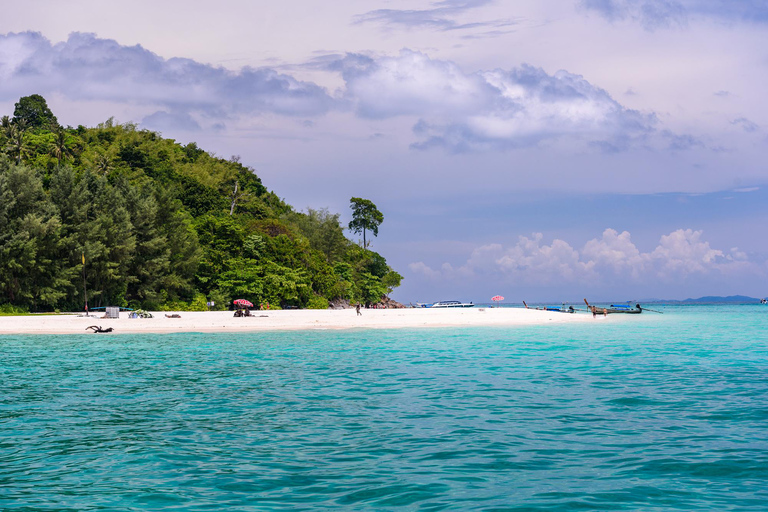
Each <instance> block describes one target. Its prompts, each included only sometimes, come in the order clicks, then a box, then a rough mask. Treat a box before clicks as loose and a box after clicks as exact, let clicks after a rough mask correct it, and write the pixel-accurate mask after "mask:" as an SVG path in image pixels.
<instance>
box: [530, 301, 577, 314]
mask: <svg viewBox="0 0 768 512" xmlns="http://www.w3.org/2000/svg"><path fill="white" fill-rule="evenodd" d="M523 306H525V309H535V310H538V311H552V312H555V313H573V312H575V311H576V310H575V309H574V308H573V306H568V307H566V306H565V304H563V305H562V306H560V307H559V308H557V307H547V306H542V307H540V308H532V307H529V306H528V304H526V303H525V301H523Z"/></svg>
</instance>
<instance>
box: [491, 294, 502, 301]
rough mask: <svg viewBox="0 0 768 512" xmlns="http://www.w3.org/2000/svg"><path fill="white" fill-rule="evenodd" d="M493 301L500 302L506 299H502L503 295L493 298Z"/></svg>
mask: <svg viewBox="0 0 768 512" xmlns="http://www.w3.org/2000/svg"><path fill="white" fill-rule="evenodd" d="M491 300H492V301H493V302H499V301H500V300H504V297H502V296H501V295H495V296H493V297H491Z"/></svg>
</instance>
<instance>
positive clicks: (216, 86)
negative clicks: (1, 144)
mask: <svg viewBox="0 0 768 512" xmlns="http://www.w3.org/2000/svg"><path fill="white" fill-rule="evenodd" d="M33 92H34V93H40V94H46V93H51V92H57V93H61V94H63V95H64V96H66V97H67V98H69V99H73V100H106V101H112V102H119V103H130V104H141V105H153V106H156V107H160V109H162V110H164V111H167V112H166V114H167V113H168V112H187V113H189V112H191V111H196V112H202V113H205V114H207V115H215V116H220V117H226V116H229V115H235V114H237V113H246V114H259V113H264V112H269V113H275V114H281V115H287V116H312V115H319V114H323V113H325V112H327V111H328V110H329V109H331V108H333V107H334V100H333V99H332V98H331V97H330V96H329V95H328V94H327V92H326V91H325V89H323V88H322V87H319V86H318V85H316V84H313V83H309V82H302V81H299V80H296V79H295V78H293V77H291V76H289V75H285V74H281V73H278V72H277V71H275V70H273V69H270V68H258V69H254V68H248V67H246V68H243V69H241V70H240V71H238V72H232V71H228V70H226V69H224V68H219V67H213V66H210V65H206V64H200V63H198V62H195V61H193V60H190V59H180V58H171V59H163V58H162V57H159V56H158V55H156V54H154V53H152V52H150V51H149V50H146V49H144V48H142V47H141V46H139V45H136V46H123V45H120V44H118V43H117V42H116V41H113V40H110V39H101V38H98V37H96V36H95V35H93V34H83V33H73V34H71V35H70V36H69V38H68V39H67V41H65V42H62V43H59V44H55V45H54V44H51V42H50V41H49V40H48V39H46V38H45V37H43V36H42V35H41V34H39V33H34V32H23V33H18V34H7V35H0V99H1V100H12V99H17V98H18V97H19V96H22V95H26V94H30V93H33ZM168 115H173V116H177V118H176V120H175V121H173V122H176V121H179V120H180V118H178V116H179V115H182V114H168ZM150 117H151V116H150ZM162 117H163V116H162V115H158V117H156V118H154V119H150V120H154V121H160V120H161V118H162ZM165 121H171V119H170V118H168V117H167V116H166V117H165ZM187 121H188V120H187Z"/></svg>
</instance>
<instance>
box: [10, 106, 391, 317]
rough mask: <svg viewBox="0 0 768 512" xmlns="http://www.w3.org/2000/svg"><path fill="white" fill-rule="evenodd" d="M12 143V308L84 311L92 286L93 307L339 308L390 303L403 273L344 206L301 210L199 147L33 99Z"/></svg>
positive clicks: (13, 121) (17, 117)
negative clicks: (349, 228)
mask: <svg viewBox="0 0 768 512" xmlns="http://www.w3.org/2000/svg"><path fill="white" fill-rule="evenodd" d="M0 149H1V150H2V151H1V152H0V307H2V306H1V305H5V308H6V309H8V308H14V307H15V308H23V309H28V310H30V311H44V310H54V309H60V310H81V309H83V304H84V298H85V297H84V290H85V292H87V295H88V303H89V306H91V307H95V306H104V305H119V306H130V307H141V308H144V309H205V303H206V302H207V301H213V302H215V303H216V306H217V307H225V306H226V305H228V304H229V303H231V301H232V300H233V299H237V298H246V299H248V300H251V301H252V302H254V304H259V303H261V304H267V303H268V304H270V306H271V307H273V308H274V307H300V308H325V307H327V306H328V302H329V301H336V300H349V301H351V302H362V303H376V302H379V301H380V300H381V299H382V297H383V296H384V295H385V294H387V293H389V292H390V291H391V290H392V289H393V288H394V287H396V286H398V285H399V284H400V280H401V279H402V277H401V276H400V275H399V274H398V273H397V272H395V271H393V270H392V269H391V268H390V267H389V266H388V265H387V262H386V260H385V259H384V258H383V257H382V256H381V255H379V254H377V253H376V252H373V251H370V250H368V249H367V248H364V247H362V246H360V245H358V244H356V243H353V242H351V241H350V240H348V239H347V238H346V237H345V236H344V233H343V226H341V224H340V223H339V215H338V214H334V213H330V212H328V211H327V210H325V209H323V210H311V209H310V210H308V211H307V212H298V211H296V210H295V209H294V208H293V207H291V206H290V205H288V204H286V203H285V202H284V201H283V200H281V199H280V198H279V197H278V196H277V195H275V194H274V193H273V192H271V191H269V190H267V188H266V187H265V186H264V185H263V184H262V183H261V180H260V179H259V177H258V176H257V175H256V174H255V172H254V170H253V169H251V168H248V167H246V166H244V165H242V164H241V163H240V162H239V159H238V158H237V157H233V158H232V159H229V160H226V159H222V158H218V157H216V156H215V155H212V154H210V153H207V152H206V151H204V150H203V149H201V148H199V147H197V145H196V144H195V143H190V144H187V145H186V146H183V145H181V144H178V143H176V142H175V141H173V140H171V139H165V138H162V137H161V136H160V135H159V134H158V133H156V132H152V131H148V130H141V129H139V128H138V127H137V126H136V125H134V124H130V123H128V124H118V123H115V122H114V121H113V120H111V119H110V120H109V121H107V122H105V123H103V124H100V125H98V126H97V127H95V128H86V127H84V126H78V127H77V128H71V127H67V128H63V127H61V126H59V124H58V122H57V120H56V117H55V116H54V115H53V113H52V112H50V110H49V109H48V107H47V105H46V103H45V100H44V99H43V98H42V97H40V96H37V95H33V96H28V97H25V98H22V99H21V100H20V101H19V103H17V104H16V108H15V111H14V113H13V115H7V116H4V117H3V118H2V127H1V129H0ZM371 204H372V203H371ZM374 208H375V206H374ZM376 213H378V211H376ZM380 215H381V214H379V216H380ZM377 218H378V217H377ZM356 220H357V221H358V224H356V225H354V226H353V228H359V222H360V219H357V218H356ZM378 222H379V223H380V222H381V220H380V218H379V220H378ZM363 223H365V221H364V220H363ZM363 227H365V226H363ZM371 227H372V228H375V229H373V230H371ZM377 229H378V224H375V225H374V226H369V233H370V232H371V231H372V232H373V233H374V234H375V233H377V232H378V231H377ZM83 257H84V259H85V264H83Z"/></svg>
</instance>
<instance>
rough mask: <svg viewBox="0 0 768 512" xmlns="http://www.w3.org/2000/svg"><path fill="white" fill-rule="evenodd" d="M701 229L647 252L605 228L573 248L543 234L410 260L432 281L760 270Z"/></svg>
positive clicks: (674, 276) (552, 280) (551, 281)
mask: <svg viewBox="0 0 768 512" xmlns="http://www.w3.org/2000/svg"><path fill="white" fill-rule="evenodd" d="M702 234H703V233H702V232H701V231H694V230H691V229H678V230H676V231H673V232H672V233H670V234H668V235H664V236H662V237H661V238H660V240H659V243H658V245H657V246H656V247H655V248H654V249H653V250H652V251H649V252H642V251H641V250H640V249H638V247H637V246H636V245H635V244H634V243H633V242H632V240H631V236H630V234H629V232H627V231H624V232H621V233H619V232H617V231H615V230H613V229H606V230H605V231H604V232H603V234H602V236H601V237H600V238H595V239H593V240H590V241H588V242H587V243H586V244H584V247H583V248H582V249H581V251H578V250H577V249H575V248H574V247H572V246H571V245H570V244H568V243H567V242H565V241H564V240H559V239H555V240H553V241H552V242H551V243H550V244H546V243H544V242H543V240H544V236H543V235H542V234H541V233H535V234H534V235H533V236H532V237H530V238H529V237H525V236H521V237H519V239H518V241H517V243H516V244H515V245H513V246H511V247H507V248H504V247H503V246H502V245H500V244H489V245H484V246H481V247H478V248H477V249H475V250H474V251H473V252H472V254H471V255H470V257H469V259H468V260H467V262H466V263H465V264H464V265H461V266H460V267H453V266H451V265H448V264H444V265H443V266H442V267H441V268H440V269H432V268H431V267H429V266H428V265H426V264H425V263H423V262H418V263H413V264H411V265H410V269H411V271H412V272H414V273H416V274H419V275H422V276H424V277H426V278H428V279H431V280H435V281H437V280H441V279H467V278H477V277H480V276H485V277H488V276H491V277H492V278H494V279H496V280H499V281H505V282H510V281H514V282H516V283H525V284H530V285H542V286H544V285H557V284H564V283H576V284H590V285H594V284H610V283H614V282H617V281H622V282H628V283H641V282H644V281H648V280H658V281H663V282H671V283H674V282H682V281H684V280H686V279H687V278H689V277H691V276H705V275H711V274H720V275H735V274H740V275H744V276H747V275H764V274H765V271H764V269H763V268H762V267H760V266H759V265H756V264H754V263H752V262H750V261H749V260H748V258H747V255H746V254H745V253H744V252H742V251H740V250H739V249H738V248H736V247H734V248H731V249H730V250H729V251H727V252H726V251H722V250H719V249H714V248H712V247H711V246H710V244H709V242H706V241H704V240H703V239H702Z"/></svg>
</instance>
